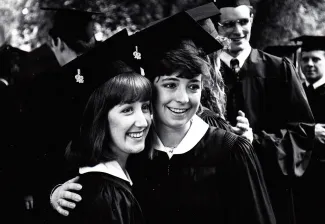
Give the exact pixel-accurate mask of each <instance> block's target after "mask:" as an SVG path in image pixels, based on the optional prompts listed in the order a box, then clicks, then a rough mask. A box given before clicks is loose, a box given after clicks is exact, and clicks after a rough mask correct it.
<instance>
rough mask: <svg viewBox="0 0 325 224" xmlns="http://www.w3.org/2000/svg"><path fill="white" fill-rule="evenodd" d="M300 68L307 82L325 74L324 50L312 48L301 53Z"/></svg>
mask: <svg viewBox="0 0 325 224" xmlns="http://www.w3.org/2000/svg"><path fill="white" fill-rule="evenodd" d="M300 63H301V70H302V72H303V74H304V75H305V77H306V79H307V81H308V82H310V83H311V84H313V83H315V82H317V81H318V80H319V79H321V78H322V77H323V76H324V74H325V51H323V50H312V51H303V52H302V53H301V62H300Z"/></svg>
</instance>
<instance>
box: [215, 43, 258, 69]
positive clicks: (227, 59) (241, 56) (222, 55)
mask: <svg viewBox="0 0 325 224" xmlns="http://www.w3.org/2000/svg"><path fill="white" fill-rule="evenodd" d="M251 51H252V47H251V46H249V47H247V48H245V49H244V50H243V51H242V52H240V54H239V55H238V56H237V57H235V58H237V59H238V61H239V67H240V68H241V67H242V66H243V65H244V63H245V61H246V59H247V58H248V56H249V54H250V53H251ZM233 58H234V57H233V56H231V55H230V54H228V53H227V52H226V51H224V50H222V52H221V53H220V59H221V60H222V61H223V62H224V63H226V65H227V66H228V67H229V68H230V60H231V59H233Z"/></svg>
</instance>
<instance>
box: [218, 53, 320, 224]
mask: <svg viewBox="0 0 325 224" xmlns="http://www.w3.org/2000/svg"><path fill="white" fill-rule="evenodd" d="M221 73H222V75H223V78H224V81H225V85H226V93H227V120H229V121H230V123H231V124H232V125H234V124H235V119H236V116H237V113H238V110H239V109H240V110H242V111H244V112H245V115H246V117H247V118H248V120H249V122H250V126H251V127H252V129H253V132H254V141H253V145H254V148H255V150H256V152H257V154H258V157H259V160H260V162H261V165H262V168H263V171H264V174H265V179H266V183H267V186H268V189H269V192H270V196H271V200H272V205H273V208H274V210H275V213H276V217H277V221H278V223H294V215H293V204H292V194H291V185H292V178H295V177H300V176H302V175H303V174H304V172H305V170H306V168H307V166H308V163H309V160H310V156H311V152H312V149H313V138H314V119H313V115H312V112H311V110H310V107H309V105H308V102H307V99H306V95H305V94H304V91H303V88H302V86H301V84H300V82H299V79H298V75H297V73H296V72H295V69H294V67H293V65H292V64H291V63H290V62H289V60H288V59H286V58H282V59H281V58H278V57H276V56H272V55H270V54H267V53H264V52H262V51H260V50H257V49H252V51H251V53H250V55H249V57H248V58H247V59H246V61H245V62H244V64H243V66H242V67H241V69H240V71H239V74H238V77H236V76H235V75H234V74H233V73H232V71H231V69H230V68H229V67H228V66H227V65H226V64H225V63H224V62H221Z"/></svg>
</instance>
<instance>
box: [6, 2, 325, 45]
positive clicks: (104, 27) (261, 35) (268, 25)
mask: <svg viewBox="0 0 325 224" xmlns="http://www.w3.org/2000/svg"><path fill="white" fill-rule="evenodd" d="M206 2H208V1H204V0H132V1H131V0H88V1H87V0H55V1H54V0H1V1H0V21H1V22H0V24H3V28H4V29H3V31H4V32H3V36H4V39H6V40H7V42H9V43H10V44H11V45H13V46H15V47H19V48H20V49H23V50H25V51H30V50H32V49H34V48H36V47H38V46H40V45H41V44H42V43H44V42H45V40H46V37H47V31H48V29H49V28H50V26H51V22H50V21H51V20H50V18H51V16H52V14H51V12H49V11H44V10H40V6H44V7H46V6H48V7H54V6H62V5H66V6H68V5H69V6H72V7H74V6H77V7H81V8H85V9H91V10H94V11H100V12H103V13H104V15H102V16H97V17H96V18H95V19H96V24H95V28H96V38H97V39H99V40H104V39H106V38H107V37H109V36H111V35H112V34H114V33H116V32H117V31H119V30H121V29H122V28H125V27H126V28H127V29H128V30H129V31H130V32H131V33H132V32H134V31H136V30H138V29H141V28H143V27H144V26H146V25H147V24H148V23H150V22H152V21H155V20H157V19H160V18H163V17H165V16H169V15H172V14H174V13H176V12H178V11H180V10H183V9H188V8H191V7H194V6H197V5H200V4H203V3H206ZM251 2H252V4H253V6H254V8H255V9H256V14H255V20H254V26H253V30H252V38H251V44H252V46H254V47H257V48H261V49H263V48H265V47H266V46H269V45H284V44H290V39H291V38H293V37H296V36H299V35H302V34H309V35H324V34H325V25H324V24H325V13H323V12H324V10H325V0H251ZM0 31H1V30H0ZM166 35H167V34H166ZM0 36H1V32H0ZM0 39H1V38H0Z"/></svg>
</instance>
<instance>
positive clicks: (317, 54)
mask: <svg viewBox="0 0 325 224" xmlns="http://www.w3.org/2000/svg"><path fill="white" fill-rule="evenodd" d="M301 56H302V57H303V58H305V57H317V58H321V59H325V51H323V50H313V51H303V52H302V53H301Z"/></svg>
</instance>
